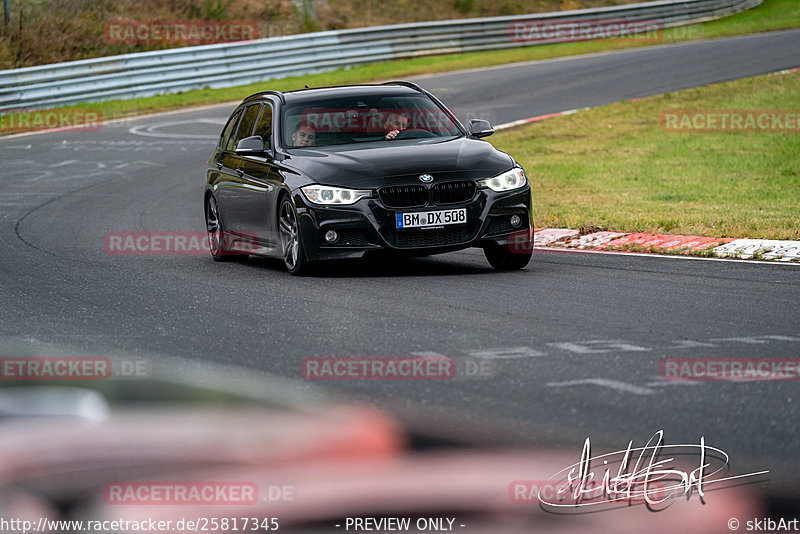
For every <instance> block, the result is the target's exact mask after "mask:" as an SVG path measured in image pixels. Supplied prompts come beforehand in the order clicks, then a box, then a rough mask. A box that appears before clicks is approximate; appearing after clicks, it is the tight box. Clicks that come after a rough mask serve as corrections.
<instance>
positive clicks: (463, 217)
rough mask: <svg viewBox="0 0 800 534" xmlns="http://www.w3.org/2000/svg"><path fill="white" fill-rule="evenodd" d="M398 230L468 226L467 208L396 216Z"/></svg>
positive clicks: (415, 212) (416, 212)
mask: <svg viewBox="0 0 800 534" xmlns="http://www.w3.org/2000/svg"><path fill="white" fill-rule="evenodd" d="M396 221H397V228H398V229H399V228H420V227H422V226H444V225H448V224H466V223H467V208H458V209H454V210H439V211H414V212H409V213H398V214H396Z"/></svg>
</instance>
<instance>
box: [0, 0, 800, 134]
mask: <svg viewBox="0 0 800 534" xmlns="http://www.w3.org/2000/svg"><path fill="white" fill-rule="evenodd" d="M796 27H800V2H798V1H797V0H765V1H764V3H763V4H762V5H760V6H758V7H756V8H754V9H751V10H748V11H745V12H742V13H739V14H736V15H733V16H731V17H726V18H723V19H720V20H717V21H712V22H708V23H704V24H696V25H691V26H685V27H679V28H668V29H666V30H664V32H663V36H662V38H661V39H660V40H659V41H657V42H656V43H654V42H653V41H649V40H636V39H603V40H596V41H582V42H574V43H562V44H554V45H541V46H529V47H524V48H513V49H508V50H498V51H492V52H475V53H469V54H455V55H447V56H431V57H420V58H414V59H407V60H397V61H390V62H384V63H376V64H371V65H364V66H360V67H355V68H352V69H348V70H339V71H334V72H328V73H321V74H314V75H308V76H300V77H292V78H285V79H282V80H271V81H267V82H260V83H256V84H251V85H245V86H240V87H232V88H226V89H214V90H211V89H206V90H197V91H189V92H186V93H182V94H174V95H162V96H153V97H146V98H137V99H132V100H115V101H108V102H98V103H92V104H88V105H87V104H83V105H80V106H67V107H66V108H65V109H70V108H91V109H92V110H96V111H98V112H99V113H100V114H101V115H102V117H103V118H104V119H105V120H110V119H115V118H120V117H126V116H131V115H139V114H143V113H151V112H157V111H167V110H172V109H181V108H186V107H190V106H199V105H205V104H214V103H220V102H228V101H240V100H242V99H243V98H245V97H246V96H248V95H250V94H253V93H255V92H258V91H261V90H264V89H275V90H281V91H283V90H289V89H296V88H299V87H303V85H304V84H309V85H311V86H314V87H318V86H325V85H338V84H348V83H366V82H373V81H381V80H388V79H401V78H406V77H410V76H415V75H421V74H428V73H435V72H449V71H455V70H462V69H469V68H478V67H485V66H487V65H500V64H508V63H516V62H520V61H532V60H537V59H548V58H555V57H564V56H572V55H577V54H588V53H592V52H601V51H607V50H618V49H623V48H633V47H640V46H648V45H652V44H659V43H676V42H682V41H689V40H697V39H704V38H713V37H723V36H729V35H738V34H746V33H757V32H763V31H770V30H779V29H787V28H796ZM9 122H14V118H13V117H9V118H8V120H7V121H6V123H9ZM8 133H12V132H11V131H9V130H8V129H4V128H2V127H0V135H3V134H8Z"/></svg>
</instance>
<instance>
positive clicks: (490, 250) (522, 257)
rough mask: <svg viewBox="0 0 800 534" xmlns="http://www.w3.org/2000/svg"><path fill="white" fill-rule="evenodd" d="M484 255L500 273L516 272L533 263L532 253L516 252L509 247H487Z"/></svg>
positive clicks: (484, 249)
mask: <svg viewBox="0 0 800 534" xmlns="http://www.w3.org/2000/svg"><path fill="white" fill-rule="evenodd" d="M483 253H484V254H485V255H486V259H487V260H489V264H490V265H491V266H492V267H494V268H495V270H498V271H515V270H517V269H522V268H523V267H525V266H526V265H528V262H530V261H531V255H532V252H531V251H530V250H528V251H521V250H520V251H514V250H511V247H510V246H508V245H486V246H485V247H483Z"/></svg>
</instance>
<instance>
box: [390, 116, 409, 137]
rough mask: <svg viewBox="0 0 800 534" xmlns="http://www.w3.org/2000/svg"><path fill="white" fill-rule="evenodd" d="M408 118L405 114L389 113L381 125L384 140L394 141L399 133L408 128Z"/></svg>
mask: <svg viewBox="0 0 800 534" xmlns="http://www.w3.org/2000/svg"><path fill="white" fill-rule="evenodd" d="M409 120H410V119H409V117H408V115H406V114H405V113H394V112H392V113H389V116H388V117H386V122H384V123H383V131H384V132H385V133H386V135H385V136H384V137H383V138H384V139H394V138H395V137H397V136H398V134H399V133H400V132H402V131H403V130H405V129H406V128H408V122H409Z"/></svg>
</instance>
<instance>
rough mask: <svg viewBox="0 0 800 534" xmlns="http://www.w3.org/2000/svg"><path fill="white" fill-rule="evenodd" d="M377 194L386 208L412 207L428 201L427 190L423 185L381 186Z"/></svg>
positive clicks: (422, 204)
mask: <svg viewBox="0 0 800 534" xmlns="http://www.w3.org/2000/svg"><path fill="white" fill-rule="evenodd" d="M378 196H379V197H380V199H381V202H383V205H384V206H386V207H388V208H413V207H418V206H424V205H425V204H427V203H428V190H427V189H426V188H425V186H423V185H396V186H391V187H382V188H380V189H379V190H378Z"/></svg>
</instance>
